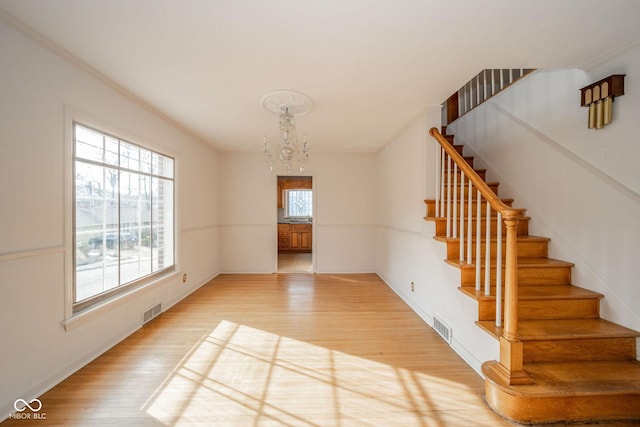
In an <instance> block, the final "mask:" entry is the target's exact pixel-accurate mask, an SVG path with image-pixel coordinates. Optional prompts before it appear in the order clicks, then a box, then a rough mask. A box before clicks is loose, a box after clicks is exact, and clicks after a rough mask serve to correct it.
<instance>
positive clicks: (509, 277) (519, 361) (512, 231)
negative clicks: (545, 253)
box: [493, 210, 533, 385]
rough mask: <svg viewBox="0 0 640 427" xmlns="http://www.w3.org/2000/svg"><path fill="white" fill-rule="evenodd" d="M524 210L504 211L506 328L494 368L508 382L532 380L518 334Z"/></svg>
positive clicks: (524, 382) (529, 382) (526, 382)
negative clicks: (526, 368) (519, 256)
mask: <svg viewBox="0 0 640 427" xmlns="http://www.w3.org/2000/svg"><path fill="white" fill-rule="evenodd" d="M521 216H522V212H521V211H518V210H514V211H507V212H505V213H504V214H503V217H504V223H505V227H506V229H507V233H506V234H507V242H506V245H505V292H504V328H503V333H502V336H501V337H500V362H499V363H497V364H495V365H493V370H494V371H495V373H496V374H497V375H498V377H499V378H500V379H501V380H502V381H503V382H504V383H505V384H510V385H513V384H531V383H533V380H532V379H531V377H529V376H528V375H527V373H526V372H525V371H524V369H523V347H522V341H520V340H519V338H518V223H519V222H520V217H521ZM498 226H500V225H498Z"/></svg>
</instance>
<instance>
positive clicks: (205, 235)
mask: <svg viewBox="0 0 640 427" xmlns="http://www.w3.org/2000/svg"><path fill="white" fill-rule="evenodd" d="M0 76H1V78H0V135H2V137H1V139H0V183H1V184H0V325H2V327H1V328H0V378H1V380H0V382H1V385H0V419H3V418H5V417H6V416H8V415H9V414H10V413H12V412H14V409H13V403H14V401H15V400H16V399H18V398H22V399H26V400H29V399H31V398H34V397H36V396H38V395H40V394H41V393H42V392H44V391H45V390H46V389H48V388H49V387H51V386H53V385H54V384H56V383H57V382H59V381H60V380H62V379H63V378H65V377H66V376H68V375H69V374H71V373H72V372H74V371H75V370H77V369H79V368H80V367H81V366H83V365H84V364H85V363H87V362H88V361H90V360H91V359H92V358H94V357H95V356H97V355H99V354H101V353H102V352H103V351H104V350H106V349H107V348H109V347H110V346H112V345H113V344H115V343H116V342H118V341H119V340H121V339H122V338H124V337H125V336H127V335H128V334H130V333H131V332H133V331H134V330H136V329H137V328H139V327H140V326H141V321H142V312H143V311H144V310H146V309H148V308H149V307H150V306H151V305H154V304H156V303H158V302H160V303H162V304H163V308H167V307H168V306H170V305H172V304H174V303H175V302H176V301H178V300H180V299H181V298H183V297H184V296H185V295H187V294H188V293H190V292H192V291H193V290H195V289H196V288H197V287H199V286H200V285H202V284H203V283H204V282H205V281H207V280H208V279H209V278H211V277H212V276H214V275H215V274H216V273H217V272H218V270H219V263H218V246H217V240H218V236H217V234H218V228H217V225H218V206H217V199H218V194H217V193H218V188H217V187H218V184H217V183H218V177H217V164H218V156H217V154H216V153H215V152H214V151H212V150H211V149H210V148H208V147H207V146H205V145H204V144H203V143H201V142H199V141H197V140H195V139H194V138H193V137H191V136H189V135H188V134H186V133H185V132H183V131H182V130H180V129H178V128H177V127H175V126H173V125H172V124H170V123H169V122H168V121H166V120H164V119H163V118H162V117H160V116H159V115H158V114H155V113H153V112H152V111H150V110H149V109H146V108H144V107H143V106H142V104H141V103H139V102H135V101H133V100H132V98H131V97H129V96H127V95H125V94H124V92H123V91H119V90H116V89H114V86H112V85H110V84H107V83H105V81H103V80H101V79H99V78H97V77H95V76H94V75H92V74H91V73H89V72H87V71H86V70H83V69H82V68H81V67H79V66H77V65H73V64H72V63H70V62H68V61H66V60H64V59H63V58H62V57H61V56H60V55H57V54H54V53H53V52H52V51H51V50H49V49H48V48H45V47H43V45H41V44H39V43H36V42H35V41H34V39H32V38H30V37H28V36H27V35H25V34H24V33H22V32H19V31H16V30H15V29H14V28H13V27H12V26H11V25H9V24H8V23H5V22H4V21H2V20H0ZM72 117H76V118H78V117H82V118H84V119H87V120H91V121H92V122H95V123H97V124H101V125H103V126H105V127H108V128H109V129H111V130H117V131H119V132H120V134H121V135H123V136H126V137H128V138H130V139H132V140H134V141H135V142H139V143H141V144H143V145H149V146H150V147H151V148H156V149H159V150H162V151H165V152H167V153H168V154H171V155H173V156H175V157H176V161H177V165H178V172H177V182H178V188H177V196H178V209H177V211H178V212H177V215H178V218H179V233H178V241H179V251H178V254H177V255H178V259H179V262H180V264H179V266H178V267H179V270H180V271H179V273H177V274H174V275H172V276H171V277H170V278H168V279H166V280H164V281H161V282H160V283H158V284H157V285H155V286H153V287H151V288H148V289H146V290H144V291H140V292H137V293H135V294H134V295H133V296H132V297H131V298H128V299H127V300H126V302H123V303H122V304H119V305H116V306H114V307H112V308H111V309H110V310H109V311H106V312H104V313H102V314H100V315H98V316H95V317H93V318H91V319H89V320H87V321H86V322H84V323H82V324H79V325H78V326H77V327H75V328H74V329H71V330H69V331H65V328H64V327H63V326H62V322H63V320H65V313H66V306H65V283H67V281H68V280H69V275H70V274H72V272H71V271H69V270H68V269H66V267H65V265H66V264H69V263H68V260H69V259H70V258H69V257H71V256H72V253H71V251H70V247H71V246H70V239H71V229H70V224H71V221H70V215H71V206H70V203H69V202H70V200H71V198H70V194H69V193H68V189H67V188H66V186H67V184H66V182H70V179H71V176H70V175H69V174H70V173H71V172H70V169H69V165H70V159H69V158H67V154H68V149H69V147H70V140H69V138H70V135H69V128H70V119H71V118H72ZM182 272H185V273H187V274H188V281H187V283H186V284H182V280H181V275H182V274H181V273H182ZM45 404H46V403H45Z"/></svg>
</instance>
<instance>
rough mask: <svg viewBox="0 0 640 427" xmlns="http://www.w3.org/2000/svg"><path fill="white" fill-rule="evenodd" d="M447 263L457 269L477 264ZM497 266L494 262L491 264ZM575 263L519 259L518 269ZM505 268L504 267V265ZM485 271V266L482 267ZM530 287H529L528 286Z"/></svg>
mask: <svg viewBox="0 0 640 427" xmlns="http://www.w3.org/2000/svg"><path fill="white" fill-rule="evenodd" d="M445 262H446V263H447V264H449V265H452V266H454V267H457V268H474V269H475V264H467V263H466V262H465V261H460V260H459V259H445ZM491 264H492V265H495V263H494V262H492V263H491ZM573 265H574V264H573V263H571V262H566V261H561V260H559V259H553V258H538V257H535V258H518V268H545V267H550V268H556V267H573ZM503 267H504V265H503ZM482 268H483V269H484V265H482ZM527 286H529V285H527Z"/></svg>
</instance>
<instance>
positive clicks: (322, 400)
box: [143, 321, 495, 426]
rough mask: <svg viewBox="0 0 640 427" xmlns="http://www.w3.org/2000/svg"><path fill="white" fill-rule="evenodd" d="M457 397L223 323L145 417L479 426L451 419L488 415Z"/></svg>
mask: <svg viewBox="0 0 640 427" xmlns="http://www.w3.org/2000/svg"><path fill="white" fill-rule="evenodd" d="M463 391H467V387H466V386H465V385H464V384H460V383H457V382H454V381H450V380H447V379H444V378H439V377H437V376H432V375H425V374H423V373H419V372H412V371H409V370H407V369H404V368H396V367H393V366H389V365H385V364H382V363H379V362H375V361H371V360H367V359H364V358H361V357H356V356H352V355H349V354H345V353H342V352H339V351H335V350H331V349H327V348H324V347H321V346H317V345H313V344H309V343H305V342H302V341H298V340H295V339H291V338H287V337H283V336H279V335H275V334H272V333H269V332H266V331H261V330H258V329H254V328H251V327H248V326H244V325H239V324H236V323H233V322H229V321H222V322H221V323H220V324H219V325H218V326H217V327H216V329H215V330H214V331H213V332H211V334H209V335H208V336H205V337H204V338H203V339H202V340H201V341H200V342H199V343H198V344H197V345H196V346H195V347H194V348H193V349H192V351H191V352H190V353H189V354H188V355H187V356H186V357H185V358H184V359H183V361H182V363H181V364H179V365H178V366H177V367H176V368H175V369H174V371H173V372H172V374H171V375H170V377H168V378H167V379H166V380H165V381H164V383H163V384H162V386H161V387H160V388H159V389H158V390H157V391H156V392H155V394H154V395H153V397H152V398H151V399H149V401H147V403H146V404H145V406H144V408H143V409H144V410H145V411H146V412H147V413H148V414H149V415H151V416H153V417H154V418H155V419H156V420H158V421H160V422H162V423H163V424H166V425H182V424H185V425H186V424H191V423H215V422H220V423H232V424H235V423H237V424H238V425H270V424H275V425H291V426H301V425H308V426H316V425H342V424H343V423H344V422H347V423H348V424H349V423H357V424H360V423H364V424H367V423H371V424H378V423H379V422H380V421H381V420H385V424H386V425H389V422H391V423H392V424H397V425H425V426H426V425H434V426H440V425H451V424H453V423H456V422H457V423H459V425H473V424H475V425H483V424H482V423H481V420H478V419H474V420H469V419H467V420H461V419H457V415H456V411H457V410H458V409H460V408H461V407H465V408H469V409H473V408H474V407H476V408H477V409H478V414H479V415H480V417H483V415H482V413H484V412H486V408H485V407H484V406H483V403H482V399H481V398H480V397H479V396H475V395H473V396H472V397H471V398H467V399H466V401H465V400H463V401H461V400H460V396H461V395H465V396H466V395H468V393H463ZM467 416H468V414H467ZM493 421H494V422H495V419H493ZM485 425H491V424H489V419H487V424H485Z"/></svg>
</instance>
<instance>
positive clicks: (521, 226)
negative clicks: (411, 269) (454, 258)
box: [435, 217, 529, 238]
mask: <svg viewBox="0 0 640 427" xmlns="http://www.w3.org/2000/svg"><path fill="white" fill-rule="evenodd" d="M435 223H436V236H439V237H445V236H446V235H447V221H446V219H443V218H438V219H436V221H435ZM456 223H457V224H456V225H454V224H453V217H452V218H451V228H452V230H453V228H454V227H455V228H456V230H459V229H460V224H459V221H456ZM496 224H497V221H496V220H495V219H493V220H492V221H491V236H492V237H495V236H496V235H497V231H498V228H497V226H496ZM467 229H468V227H467V222H466V221H465V224H464V233H465V234H464V236H465V238H466V236H467ZM517 232H518V233H517V234H518V235H519V236H528V235H529V219H528V218H523V219H522V220H520V221H519V222H518V229H517ZM471 233H472V234H474V235H475V233H476V220H475V219H474V220H473V221H471ZM486 233H487V222H486V221H480V234H481V236H482V237H483V238H484V237H485V236H486ZM502 236H503V237H505V238H506V236H507V227H506V226H505V225H504V223H503V224H502Z"/></svg>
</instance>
